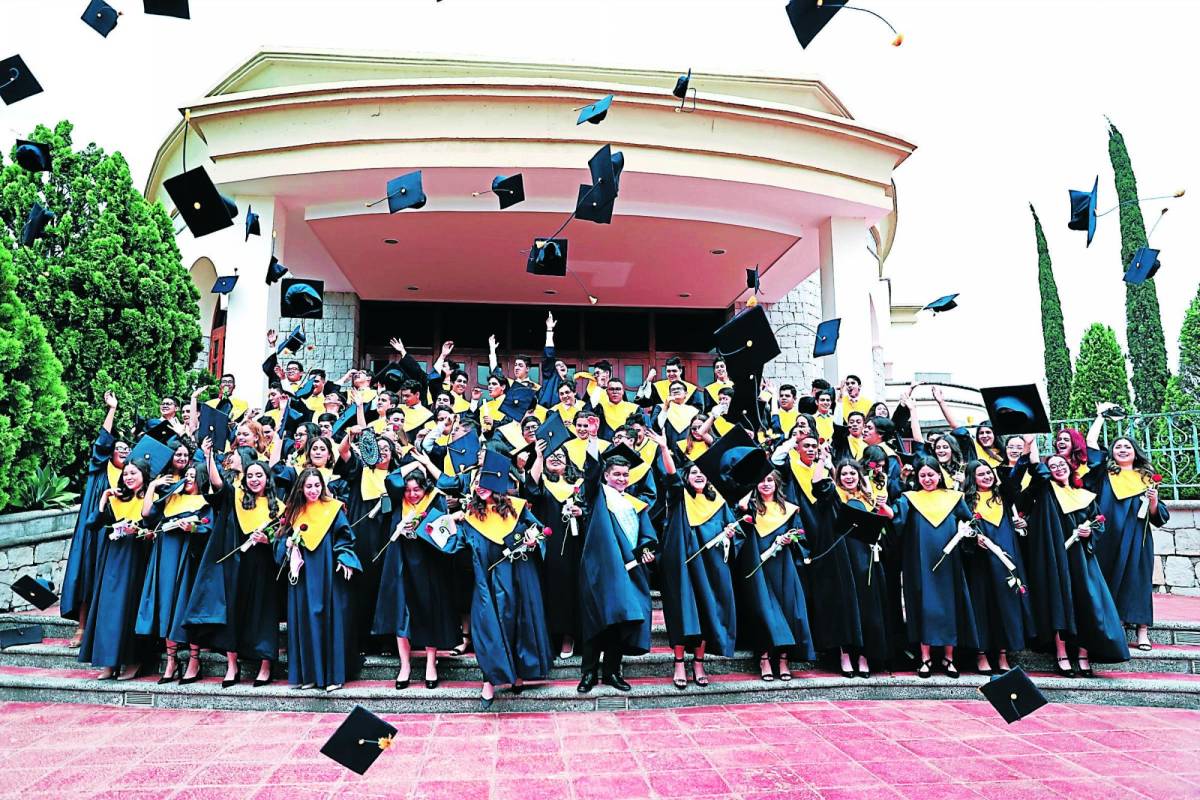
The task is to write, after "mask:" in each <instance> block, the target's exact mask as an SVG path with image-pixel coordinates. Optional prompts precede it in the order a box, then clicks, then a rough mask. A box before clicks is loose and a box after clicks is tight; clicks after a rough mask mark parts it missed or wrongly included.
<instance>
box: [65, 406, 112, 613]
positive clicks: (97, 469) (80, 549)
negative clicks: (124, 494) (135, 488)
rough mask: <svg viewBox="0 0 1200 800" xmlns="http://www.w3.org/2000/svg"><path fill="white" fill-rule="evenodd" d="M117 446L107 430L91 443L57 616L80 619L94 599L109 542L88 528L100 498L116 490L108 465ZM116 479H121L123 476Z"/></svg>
mask: <svg viewBox="0 0 1200 800" xmlns="http://www.w3.org/2000/svg"><path fill="white" fill-rule="evenodd" d="M116 443H117V441H116V439H115V438H113V435H112V434H111V433H109V432H108V431H107V430H105V429H104V428H101V429H100V432H99V433H97V434H96V441H95V442H93V443H92V452H91V454H90V456H89V458H88V465H87V475H86V476H85V477H84V479H83V496H82V497H80V498H79V516H78V517H76V518H75V531H74V532H73V533H72V534H71V546H70V549H69V551H68V553H67V567H66V571H65V572H64V573H63V586H62V596H61V597H60V598H59V601H58V602H59V612H58V613H59V615H60V616H62V617H63V618H64V619H73V620H78V619H79V612H80V610H81V608H82V606H83V605H85V604H86V603H87V602H88V599H89V598H90V597H91V594H92V588H93V586H94V584H95V581H96V562H97V560H98V559H99V557H100V551H101V550H102V549H103V547H104V542H105V541H106V540H105V539H104V537H103V536H101V535H100V533H99V531H97V530H96V529H95V528H89V527H88V522H89V521H90V520H91V518H92V517H93V516H94V515H95V514H96V511H97V509H99V508H100V495H102V494H104V491H105V490H106V489H111V488H113V487H114V481H113V480H112V479H111V478H110V477H109V474H108V472H109V471H108V465H109V464H110V463H111V459H112V452H113V447H114V446H115V445H116ZM117 480H120V473H118V474H117Z"/></svg>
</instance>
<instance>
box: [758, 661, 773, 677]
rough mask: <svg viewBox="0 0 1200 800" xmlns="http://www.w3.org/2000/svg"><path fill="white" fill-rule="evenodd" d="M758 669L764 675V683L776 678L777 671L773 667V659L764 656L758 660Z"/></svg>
mask: <svg viewBox="0 0 1200 800" xmlns="http://www.w3.org/2000/svg"><path fill="white" fill-rule="evenodd" d="M758 671H759V673H760V674H761V675H762V679H763V683H770V682H771V681H773V680H775V671H774V670H772V669H771V659H770V658H769V657H767V656H763V657H762V658H760V659H759V660H758Z"/></svg>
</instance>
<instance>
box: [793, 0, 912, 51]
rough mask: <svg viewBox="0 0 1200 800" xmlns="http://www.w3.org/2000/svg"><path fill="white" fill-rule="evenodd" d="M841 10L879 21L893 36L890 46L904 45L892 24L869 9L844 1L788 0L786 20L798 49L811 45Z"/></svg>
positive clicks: (902, 39)
mask: <svg viewBox="0 0 1200 800" xmlns="http://www.w3.org/2000/svg"><path fill="white" fill-rule="evenodd" d="M843 8H846V9H849V10H851V11H862V12H865V13H867V14H870V15H871V16H873V17H875V18H877V19H879V20H881V21H882V22H883V24H885V25H887V26H888V28H890V29H891V31H892V33H893V34H894V35H895V38H894V39H892V45H893V46H895V47H899V46H900V45H901V44H903V43H904V37H903V36H902V35H901V34H900V32H899V31H897V30H896V29H895V28H894V27H893V26H892V23H890V22H888V21H887V20H886V19H884V18H883V17H882V16H880V15H879V13H877V12H875V11H871V10H870V9H867V8H856V7H855V6H851V5H849V4H848V3H847V2H845V0H834V2H826V1H825V0H789V2H788V4H787V15H788V20H789V21H790V22H791V23H792V30H793V31H795V32H796V40H797V41H799V42H800V47H802V48H806V47H808V46H809V45H810V44H812V41H813V39H815V38H816V37H817V34H818V33H820V32H821V30H822V29H823V28H824V27H825V25H826V24H828V22H829V20H831V19H833V15H834V14H836V13H837V12H839V11H841V10H842V9H843Z"/></svg>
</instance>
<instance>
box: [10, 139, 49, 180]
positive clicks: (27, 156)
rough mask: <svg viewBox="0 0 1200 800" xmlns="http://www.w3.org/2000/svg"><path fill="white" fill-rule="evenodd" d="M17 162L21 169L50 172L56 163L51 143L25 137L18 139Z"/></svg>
mask: <svg viewBox="0 0 1200 800" xmlns="http://www.w3.org/2000/svg"><path fill="white" fill-rule="evenodd" d="M16 162H17V164H18V165H20V167H21V169H24V170H27V171H29V172H49V171H50V167H51V166H52V165H53V163H54V161H53V159H52V158H51V157H50V145H48V144H46V143H45V142H30V141H27V140H25V139H17V152H16Z"/></svg>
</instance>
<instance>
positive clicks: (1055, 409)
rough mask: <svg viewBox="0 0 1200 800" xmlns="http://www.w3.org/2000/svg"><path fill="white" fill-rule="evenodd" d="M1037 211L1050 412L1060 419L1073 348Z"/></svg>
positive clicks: (1064, 407)
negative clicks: (1068, 338) (1065, 325)
mask: <svg viewBox="0 0 1200 800" xmlns="http://www.w3.org/2000/svg"><path fill="white" fill-rule="evenodd" d="M1029 212H1030V213H1031V214H1033V235H1034V239H1035V240H1036V241H1037V255H1038V294H1039V295H1040V296H1041V301H1042V361H1043V363H1044V365H1045V368H1046V393H1047V394H1048V395H1049V398H1050V415H1051V416H1052V417H1054V418H1056V419H1062V418H1064V417H1066V416H1067V411H1068V410H1069V408H1070V405H1071V350H1070V348H1068V347H1067V332H1066V330H1065V329H1064V327H1063V313H1062V303H1060V302H1059V299H1058V284H1057V283H1056V282H1055V280H1054V267H1053V266H1052V265H1051V264H1050V247H1049V246H1048V245H1047V244H1046V234H1045V233H1043V232H1042V221H1041V220H1040V219H1038V215H1037V210H1036V209H1034V207H1033V204H1032V203H1030V204H1029Z"/></svg>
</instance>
